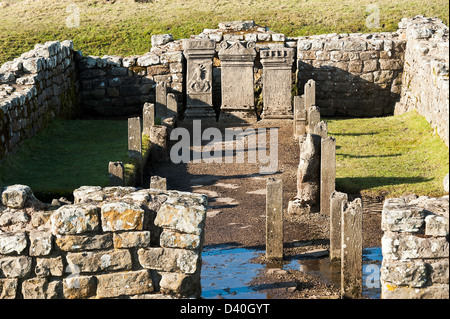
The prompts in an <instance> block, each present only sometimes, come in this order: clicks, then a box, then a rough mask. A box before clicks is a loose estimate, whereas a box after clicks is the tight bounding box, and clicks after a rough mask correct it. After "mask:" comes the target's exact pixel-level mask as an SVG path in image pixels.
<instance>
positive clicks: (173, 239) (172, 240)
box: [160, 229, 201, 250]
mask: <svg viewBox="0 0 450 319" xmlns="http://www.w3.org/2000/svg"><path fill="white" fill-rule="evenodd" d="M160 245H161V247H165V248H180V249H190V250H195V249H198V248H199V247H201V236H200V235H194V234H184V233H179V232H176V231H173V230H169V229H165V230H163V232H162V233H161V235H160Z"/></svg>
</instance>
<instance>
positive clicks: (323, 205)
mask: <svg viewBox="0 0 450 319" xmlns="http://www.w3.org/2000/svg"><path fill="white" fill-rule="evenodd" d="M320 152H321V155H320V213H321V214H323V215H329V214H330V196H331V194H332V193H333V192H334V190H335V187H336V140H335V139H334V138H333V137H327V138H323V137H322V140H321V147H320Z"/></svg>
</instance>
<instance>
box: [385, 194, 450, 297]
mask: <svg viewBox="0 0 450 319" xmlns="http://www.w3.org/2000/svg"><path fill="white" fill-rule="evenodd" d="M448 214H449V197H448V195H447V196H444V197H442V198H429V197H424V196H423V197H418V198H416V197H415V196H412V197H411V196H410V197H409V198H406V197H405V198H391V199H387V200H386V201H385V203H384V207H383V213H382V224H381V226H382V229H383V231H384V235H383V238H382V253H383V263H382V268H381V289H382V291H381V296H382V298H383V299H448V298H449V242H448V231H449V215H448Z"/></svg>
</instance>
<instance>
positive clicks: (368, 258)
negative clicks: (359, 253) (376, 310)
mask: <svg viewBox="0 0 450 319" xmlns="http://www.w3.org/2000/svg"><path fill="white" fill-rule="evenodd" d="M382 261H383V254H382V253H381V247H372V248H366V249H363V270H362V272H363V297H366V298H370V299H380V298H381V282H380V268H381V263H382Z"/></svg>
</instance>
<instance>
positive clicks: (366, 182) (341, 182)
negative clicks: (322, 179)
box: [336, 176, 433, 192]
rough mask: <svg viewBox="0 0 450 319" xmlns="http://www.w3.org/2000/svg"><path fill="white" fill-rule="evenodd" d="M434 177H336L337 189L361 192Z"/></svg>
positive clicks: (427, 180)
mask: <svg viewBox="0 0 450 319" xmlns="http://www.w3.org/2000/svg"><path fill="white" fill-rule="evenodd" d="M432 180H433V178H424V177H421V176H412V177H377V176H367V177H344V178H336V189H340V190H342V191H351V192H360V191H361V190H364V189H370V188H376V187H382V186H392V185H401V184H416V183H424V182H429V181H432Z"/></svg>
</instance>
